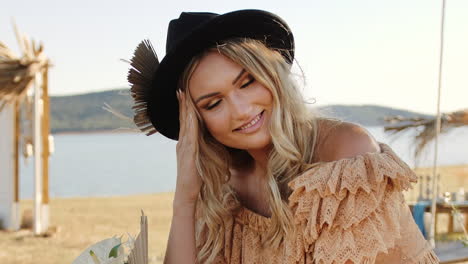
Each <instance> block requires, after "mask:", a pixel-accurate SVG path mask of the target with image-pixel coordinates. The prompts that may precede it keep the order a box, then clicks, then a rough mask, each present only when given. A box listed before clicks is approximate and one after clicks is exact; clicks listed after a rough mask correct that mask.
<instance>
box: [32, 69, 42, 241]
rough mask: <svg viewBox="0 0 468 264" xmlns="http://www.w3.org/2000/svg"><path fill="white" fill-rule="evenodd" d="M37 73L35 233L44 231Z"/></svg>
mask: <svg viewBox="0 0 468 264" xmlns="http://www.w3.org/2000/svg"><path fill="white" fill-rule="evenodd" d="M40 77H41V76H40V75H39V73H36V75H35V77H34V117H33V123H34V126H33V127H34V128H33V129H34V132H33V135H34V136H33V141H34V225H33V232H34V234H35V235H40V234H42V232H43V231H44V229H43V226H42V222H43V221H42V175H41V174H42V162H41V153H42V151H41V150H42V137H41V123H42V122H41V120H42V118H41V114H42V113H41V112H42V107H41V100H40V99H41V98H40V95H41V89H40V80H39V78H40Z"/></svg>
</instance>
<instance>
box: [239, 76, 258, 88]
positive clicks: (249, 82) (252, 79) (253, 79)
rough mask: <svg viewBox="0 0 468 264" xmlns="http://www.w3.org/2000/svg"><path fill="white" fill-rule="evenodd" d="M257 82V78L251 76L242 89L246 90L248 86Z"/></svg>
mask: <svg viewBox="0 0 468 264" xmlns="http://www.w3.org/2000/svg"><path fill="white" fill-rule="evenodd" d="M254 81H255V78H254V77H253V76H252V75H249V78H248V81H247V82H246V83H244V84H243V85H242V86H241V88H245V87H247V86H249V85H250V84H251V83H253V82H254Z"/></svg>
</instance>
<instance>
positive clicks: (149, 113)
mask: <svg viewBox="0 0 468 264" xmlns="http://www.w3.org/2000/svg"><path fill="white" fill-rule="evenodd" d="M233 38H249V39H256V40H259V41H261V42H263V43H264V44H265V45H266V46H267V47H268V48H271V49H274V50H277V51H278V52H280V53H281V55H282V56H283V57H284V58H285V60H286V61H287V62H288V63H290V64H292V61H293V59H294V38H293V35H292V33H291V30H290V29H289V27H288V25H287V24H286V22H285V21H283V20H282V19H281V18H280V17H278V16H277V15H275V14H272V13H270V12H266V11H263V10H239V11H234V12H230V13H226V14H222V15H218V14H214V13H192V12H183V13H181V15H180V17H179V18H178V19H174V20H172V21H171V22H170V23H169V28H168V34H167V42H166V55H165V57H164V58H163V59H162V60H161V62H159V61H158V58H157V55H156V53H155V51H154V49H153V47H152V45H151V43H150V42H149V41H148V40H144V41H142V42H141V43H140V44H139V45H138V46H137V48H136V50H135V53H134V56H133V58H132V60H131V66H132V68H131V69H130V70H129V73H128V81H129V82H130V83H131V84H132V88H131V94H132V97H133V98H134V101H135V104H134V106H133V109H134V110H135V116H134V122H135V124H136V125H137V126H138V128H139V129H140V130H141V131H143V132H145V133H146V134H147V135H151V134H154V133H156V132H159V133H161V134H162V135H164V136H166V137H168V138H170V139H174V140H177V139H178V137H179V103H178V100H177V96H176V90H177V89H178V83H179V78H180V76H181V75H182V73H183V71H184V70H185V68H186V66H187V65H188V63H189V62H190V61H191V60H192V58H193V57H194V56H196V55H197V54H199V53H201V52H203V51H204V50H206V49H207V48H209V47H213V46H215V45H218V44H222V43H223V41H225V40H228V39H233Z"/></svg>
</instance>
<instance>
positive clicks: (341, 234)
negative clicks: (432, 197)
mask: <svg viewBox="0 0 468 264" xmlns="http://www.w3.org/2000/svg"><path fill="white" fill-rule="evenodd" d="M379 145H380V148H381V152H379V153H366V154H363V155H359V156H356V157H353V158H348V159H341V160H338V161H332V162H326V163H322V164H320V165H318V166H316V167H314V168H312V169H310V170H308V171H306V172H305V173H303V174H302V175H300V176H298V177H296V178H295V179H294V180H292V181H291V182H290V183H289V186H290V188H291V189H292V193H291V195H290V196H289V206H290V207H291V209H292V212H293V215H294V221H295V225H296V228H297V230H298V231H299V232H297V235H296V237H295V238H294V239H287V240H285V241H284V242H283V243H282V245H281V247H280V249H279V250H278V249H276V250H269V249H262V248H261V243H260V241H261V238H262V234H263V233H264V231H265V230H267V229H268V228H269V226H270V219H269V218H266V217H263V216H261V215H258V214H256V213H254V212H252V211H250V210H248V209H247V208H243V207H242V208H241V209H240V210H238V211H237V212H236V213H235V214H234V215H233V216H232V218H231V219H226V221H225V225H226V227H227V228H226V234H225V243H224V244H225V245H224V250H223V252H222V253H221V254H220V256H219V258H218V262H219V263H231V264H241V263H242V264H247V263H249V264H250V263H252V264H253V263H285V264H293V263H294V264H295V263H306V264H344V263H395V264H397V263H421V264H423V263H439V260H438V258H437V256H436V255H435V254H434V252H433V250H432V248H431V246H430V244H429V243H428V242H427V241H426V240H425V239H424V237H423V236H422V234H421V232H420V231H419V229H418V227H417V226H416V224H415V222H414V220H413V218H412V215H411V212H410V211H409V208H408V205H407V204H406V203H405V201H404V197H403V194H402V191H403V190H408V189H409V188H411V184H412V183H414V182H416V181H417V177H416V175H415V174H414V172H413V171H412V170H411V169H410V168H409V167H408V165H407V164H406V163H405V162H403V161H402V160H401V159H400V158H399V157H398V156H397V155H396V154H395V153H394V152H393V151H392V149H391V148H390V147H389V146H388V145H386V144H383V143H380V144H379ZM204 232H206V228H204V226H203V223H202V222H201V221H199V222H198V223H197V245H202V243H203V240H204V237H206V234H204ZM349 261H351V262H349Z"/></svg>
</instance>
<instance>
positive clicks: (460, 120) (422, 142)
mask: <svg viewBox="0 0 468 264" xmlns="http://www.w3.org/2000/svg"><path fill="white" fill-rule="evenodd" d="M385 121H387V122H389V123H391V124H392V125H388V126H385V128H384V131H385V132H387V133H390V134H403V133H402V132H403V131H408V130H410V129H412V128H416V127H422V130H421V131H420V132H419V133H418V134H417V135H416V136H415V138H414V143H415V144H416V148H415V153H414V156H415V157H418V156H419V155H420V154H421V152H422V150H423V149H424V147H425V146H426V145H427V143H429V142H430V141H431V140H433V139H434V138H435V129H436V128H435V127H436V119H435V118H434V117H433V118H420V117H416V118H404V117H401V116H393V117H386V118H385ZM461 126H468V109H463V110H460V111H455V112H451V113H444V114H442V115H441V126H440V133H447V132H448V131H450V130H451V129H452V128H455V127H461Z"/></svg>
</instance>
